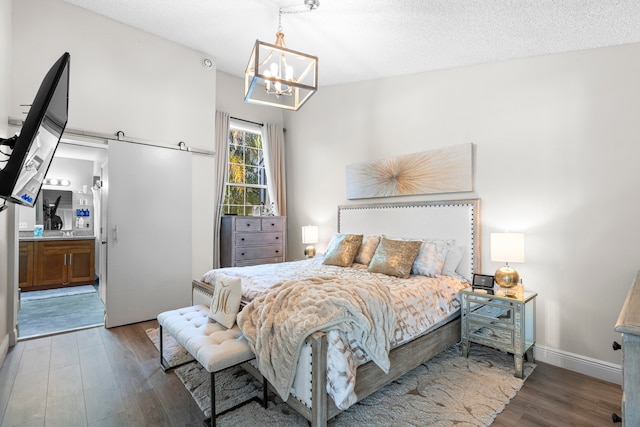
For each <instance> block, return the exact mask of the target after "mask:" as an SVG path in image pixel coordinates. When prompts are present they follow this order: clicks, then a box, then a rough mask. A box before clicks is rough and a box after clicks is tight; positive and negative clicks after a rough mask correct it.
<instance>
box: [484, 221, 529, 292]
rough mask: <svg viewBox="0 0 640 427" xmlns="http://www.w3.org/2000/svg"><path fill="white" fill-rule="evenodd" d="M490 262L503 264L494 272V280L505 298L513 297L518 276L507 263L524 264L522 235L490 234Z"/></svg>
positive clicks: (518, 281)
mask: <svg viewBox="0 0 640 427" xmlns="http://www.w3.org/2000/svg"><path fill="white" fill-rule="evenodd" d="M491 261H497V262H504V263H505V265H504V266H503V267H500V268H499V269H498V270H497V271H496V274H495V280H496V283H497V284H498V285H499V286H500V287H501V288H503V291H504V294H505V295H506V296H510V295H515V293H516V292H515V289H513V288H515V287H516V286H517V285H518V283H520V274H518V272H517V271H516V270H514V269H513V268H511V267H510V266H509V263H510V262H524V234H522V233H491Z"/></svg>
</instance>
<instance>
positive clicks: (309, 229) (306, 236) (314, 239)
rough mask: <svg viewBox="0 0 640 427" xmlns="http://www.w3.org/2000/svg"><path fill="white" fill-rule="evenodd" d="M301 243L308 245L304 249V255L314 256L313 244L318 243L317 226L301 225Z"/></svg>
mask: <svg viewBox="0 0 640 427" xmlns="http://www.w3.org/2000/svg"><path fill="white" fill-rule="evenodd" d="M302 243H303V244H305V245H308V246H307V247H306V248H305V249H304V256H306V257H307V258H313V257H314V256H316V248H314V247H313V244H314V243H318V227H316V226H315V225H307V226H304V227H302Z"/></svg>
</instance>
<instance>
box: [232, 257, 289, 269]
mask: <svg viewBox="0 0 640 427" xmlns="http://www.w3.org/2000/svg"><path fill="white" fill-rule="evenodd" d="M279 262H284V258H283V257H275V258H262V259H250V260H247V261H237V262H236V267H248V266H250V265H262V264H276V263H279Z"/></svg>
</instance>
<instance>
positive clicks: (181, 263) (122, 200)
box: [105, 141, 191, 328]
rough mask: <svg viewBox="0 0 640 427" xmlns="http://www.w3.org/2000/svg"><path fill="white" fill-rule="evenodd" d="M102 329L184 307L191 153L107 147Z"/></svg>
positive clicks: (113, 144) (188, 290)
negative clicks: (103, 315)
mask: <svg viewBox="0 0 640 427" xmlns="http://www.w3.org/2000/svg"><path fill="white" fill-rule="evenodd" d="M108 168H109V171H108V176H109V183H108V185H109V189H108V192H109V193H108V194H109V202H108V208H107V230H105V231H106V233H105V237H106V241H107V245H106V246H107V285H106V289H105V291H106V303H105V306H106V318H105V325H106V327H107V328H111V327H114V326H120V325H127V324H130V323H136V322H141V321H144V320H149V319H154V318H156V316H157V315H158V314H159V313H161V312H162V311H166V310H169V309H173V308H178V307H185V306H188V305H189V302H190V300H191V298H190V293H191V153H190V152H187V151H178V150H171V149H167V148H160V147H154V146H149V145H141V144H133V143H126V142H121V141H109V164H108Z"/></svg>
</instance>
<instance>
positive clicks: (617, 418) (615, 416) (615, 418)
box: [611, 412, 622, 423]
mask: <svg viewBox="0 0 640 427" xmlns="http://www.w3.org/2000/svg"><path fill="white" fill-rule="evenodd" d="M611 421H612V422H614V423H621V422H622V418H620V415H618V414H616V413H615V412H614V413H612V414H611Z"/></svg>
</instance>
